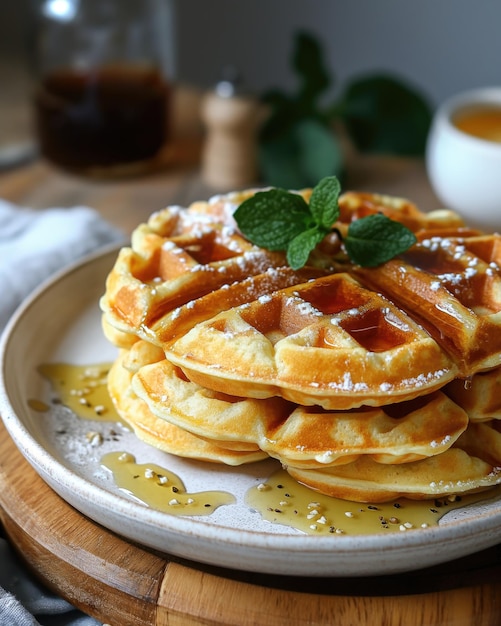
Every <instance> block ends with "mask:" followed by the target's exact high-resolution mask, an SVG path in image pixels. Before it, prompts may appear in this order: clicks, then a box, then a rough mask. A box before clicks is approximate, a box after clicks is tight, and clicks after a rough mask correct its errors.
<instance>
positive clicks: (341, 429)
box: [101, 190, 501, 502]
mask: <svg viewBox="0 0 501 626" xmlns="http://www.w3.org/2000/svg"><path fill="white" fill-rule="evenodd" d="M253 193H254V192H253V191H252V190H250V191H246V192H240V193H234V194H229V195H226V196H219V197H215V198H213V199H211V200H210V201H209V202H197V203H194V204H193V205H191V206H190V207H188V208H186V209H184V208H180V207H169V208H166V209H165V210H163V211H160V212H158V213H155V214H154V215H152V216H151V218H150V219H149V221H148V223H146V224H142V225H140V226H138V228H137V229H136V230H135V231H134V233H133V236H132V241H131V246H130V247H125V248H123V249H122V250H120V252H119V254H118V256H117V259H116V262H115V264H114V267H113V268H112V270H111V272H110V274H109V276H108V278H107V282H106V291H105V294H104V295H103V297H102V299H101V309H102V312H103V318H102V319H103V329H104V333H105V335H106V337H107V338H108V340H109V341H110V342H112V343H113V344H114V345H115V346H117V347H118V348H119V351H118V357H117V359H116V361H115V363H114V364H113V366H112V368H111V371H110V373H109V391H110V395H111V397H112V399H113V402H114V403H115V405H116V408H117V410H118V412H119V414H120V415H121V417H122V418H123V419H124V420H125V421H126V422H128V423H129V424H130V425H131V427H132V428H133V429H134V431H135V433H136V434H137V436H138V437H139V438H141V439H143V440H144V441H146V442H147V443H149V444H151V445H152V446H155V447H157V448H160V449H162V450H164V451H166V452H169V453H171V454H176V455H180V456H184V457H188V458H195V459H202V460H206V461H211V462H219V463H226V464H230V465H239V464H243V463H250V462H255V461H258V460H261V459H264V458H268V457H272V458H275V459H277V460H278V461H280V463H281V464H282V466H283V467H284V468H285V469H286V470H287V471H288V472H289V474H290V475H291V476H293V477H294V478H295V479H297V480H298V481H299V482H301V483H303V484H305V485H307V486H309V487H311V488H313V489H315V490H318V491H320V492H322V493H325V494H328V495H332V496H336V497H340V498H345V499H349V500H355V501H364V502H383V501H387V500H391V499H393V498H396V497H399V496H406V497H409V498H415V499H424V498H433V497H438V496H443V495H446V494H462V493H468V492H473V491H478V490H482V489H487V488H489V487H492V486H494V485H496V484H498V483H500V482H501V399H500V398H501V395H500V387H501V369H500V368H501V332H500V331H501V269H500V268H501V236H499V235H497V234H484V233H480V232H477V231H473V230H470V229H469V228H468V227H467V226H465V225H464V224H463V222H462V221H461V219H460V218H459V217H458V216H457V215H456V214H454V213H452V212H450V211H447V210H439V211H434V212H431V213H422V212H421V211H419V210H418V208H417V207H416V206H414V205H413V204H412V203H410V202H408V201H406V200H403V199H398V198H392V197H387V196H381V195H375V194H365V193H354V192H350V193H345V194H343V195H341V197H340V199H339V205H340V219H339V222H338V223H336V229H337V230H338V231H339V232H341V233H343V232H345V231H346V229H347V227H348V225H349V224H350V222H351V221H353V220H354V219H357V218H359V217H363V216H366V215H369V214H371V213H378V212H379V213H384V214H385V215H387V216H388V217H390V218H392V219H394V220H396V221H399V222H401V223H403V224H405V225H406V226H407V227H408V228H410V229H411V230H412V231H413V232H414V233H415V234H416V238H417V243H416V244H415V245H414V246H413V247H412V248H410V249H409V250H408V251H407V252H406V253H404V254H402V255H400V256H398V257H397V258H395V259H393V260H391V261H388V262H387V263H384V264H382V265H380V266H378V267H375V268H363V267H360V266H357V265H354V264H353V263H351V262H350V261H349V260H348V258H347V257H346V255H345V254H344V253H343V250H342V246H341V245H340V243H339V239H338V237H336V235H335V234H334V231H333V234H332V236H330V235H329V236H328V237H326V239H325V240H324V241H323V242H322V244H321V245H319V246H318V247H317V249H316V250H315V252H314V253H313V254H312V255H311V256H310V260H309V263H308V265H307V266H305V267H304V268H303V269H301V270H297V271H294V270H292V269H291V268H290V267H289V266H288V265H287V262H286V259H285V255H284V254H282V253H281V252H270V251H268V250H264V249H262V248H259V247H257V246H255V245H253V244H251V243H250V242H249V241H248V240H246V239H245V238H244V237H243V236H242V235H241V234H240V233H239V231H238V228H237V226H236V223H235V222H234V220H233V213H234V211H235V209H236V207H237V206H238V205H239V204H240V203H241V202H242V201H243V200H244V199H246V198H247V197H249V196H250V195H252V194H253ZM301 193H302V195H303V196H304V197H305V199H306V200H308V199H309V196H310V192H309V191H308V190H306V191H304V192H301Z"/></svg>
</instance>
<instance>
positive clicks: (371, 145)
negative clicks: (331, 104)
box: [336, 75, 432, 156]
mask: <svg viewBox="0 0 501 626" xmlns="http://www.w3.org/2000/svg"><path fill="white" fill-rule="evenodd" d="M336 112H337V113H338V114H339V115H340V116H341V117H342V119H343V121H344V123H345V125H346V128H347V130H348V134H349V135H350V137H351V138H352V139H353V141H354V143H355V145H356V147H357V148H358V149H359V150H361V151H364V152H379V153H391V154H401V155H412V156H422V155H423V154H424V150H425V146H426V139H427V136H428V131H429V128H430V124H431V119H432V111H431V108H430V105H429V104H428V102H427V100H426V98H425V97H424V96H423V95H421V94H420V93H418V91H417V90H415V89H414V88H413V87H411V86H409V85H408V84H407V83H406V82H405V81H404V80H402V79H399V78H396V77H393V76H390V75H374V76H368V77H365V78H359V79H356V80H353V81H352V82H351V83H349V84H348V86H347V88H346V90H345V92H344V95H343V96H342V98H341V102H340V103H338V105H337V106H336Z"/></svg>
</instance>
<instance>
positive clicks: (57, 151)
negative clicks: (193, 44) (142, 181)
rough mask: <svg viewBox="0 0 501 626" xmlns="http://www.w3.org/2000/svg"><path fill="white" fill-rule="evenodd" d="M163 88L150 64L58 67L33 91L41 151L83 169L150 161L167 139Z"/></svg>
mask: <svg viewBox="0 0 501 626" xmlns="http://www.w3.org/2000/svg"><path fill="white" fill-rule="evenodd" d="M168 100H169V88H168V85H167V83H166V82H165V80H164V78H163V77H162V76H161V74H160V72H159V71H158V70H157V69H154V68H148V67H135V66H122V65H117V66H109V67H103V68H99V69H96V70H92V71H78V70H75V69H60V70H57V71H54V72H52V73H50V74H48V75H47V76H46V77H45V78H44V79H43V80H42V82H41V84H40V85H39V87H38V89H37V92H36V94H35V123H36V128H37V133H38V137H39V143H40V149H41V152H42V154H43V155H44V156H45V157H46V158H47V159H49V160H50V161H52V162H54V163H56V164H58V165H60V166H62V167H66V168H69V169H77V170H85V169H92V168H107V167H114V166H119V165H123V164H132V163H140V162H144V161H146V160H150V159H152V158H153V157H154V156H155V155H156V154H157V153H158V152H159V150H160V148H161V147H162V146H163V145H164V144H165V142H166V140H167V131H168V128H167V114H168Z"/></svg>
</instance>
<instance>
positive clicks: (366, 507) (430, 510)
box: [246, 469, 499, 535]
mask: <svg viewBox="0 0 501 626" xmlns="http://www.w3.org/2000/svg"><path fill="white" fill-rule="evenodd" d="M498 493H499V490H498ZM486 494H487V495H486ZM492 495H493V491H492V490H489V491H488V492H483V493H477V494H471V495H464V496H449V497H441V498H437V499H434V500H409V499H406V498H399V499H398V500H393V501H391V502H386V503H383V504H365V503H360V502H350V501H348V500H341V499H339V498H332V497H330V496H325V495H322V494H320V493H318V492H315V491H313V490H312V489H309V488H308V487H305V486H304V485H301V484H300V483H298V482H296V481H295V480H294V479H293V478H292V477H291V476H289V474H287V472H286V471H285V470H282V469H281V470H279V471H277V472H276V473H275V474H273V475H272V476H270V477H269V478H268V480H266V481H265V482H262V483H260V484H259V485H256V486H255V487H252V488H251V489H250V490H249V491H248V492H247V494H246V503H247V504H248V505H249V506H250V507H251V508H253V509H255V510H256V511H258V512H259V513H260V514H261V516H262V517H263V518H264V519H266V520H268V521H269V522H271V523H273V524H282V525H285V526H290V527H292V528H296V529H298V530H301V531H303V532H305V533H308V534H313V535H328V534H335V535H344V534H346V535H372V534H375V533H381V532H384V533H388V532H406V531H410V530H416V529H420V528H428V527H430V526H436V525H437V524H438V521H439V520H440V518H441V517H443V516H444V515H445V514H446V513H447V512H449V511H451V510H453V509H458V508H461V507H463V506H465V505H467V504H472V503H474V502H479V501H481V500H484V499H486V498H488V497H492Z"/></svg>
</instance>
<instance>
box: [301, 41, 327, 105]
mask: <svg viewBox="0 0 501 626" xmlns="http://www.w3.org/2000/svg"><path fill="white" fill-rule="evenodd" d="M292 66H293V68H294V70H295V71H296V74H297V75H298V77H299V78H300V79H301V85H300V90H299V94H298V95H299V99H300V100H302V103H303V107H305V108H307V109H308V108H309V109H310V110H309V111H304V112H305V113H311V112H312V111H313V110H314V108H315V103H316V100H317V98H318V97H319V96H320V94H321V93H323V92H324V91H325V90H326V89H327V88H328V87H329V85H330V83H331V78H330V74H329V72H328V70H327V68H326V67H325V65H324V53H323V49H322V46H321V45H320V42H319V40H318V39H317V38H316V37H313V36H312V35H310V34H309V33H307V32H304V31H300V32H298V33H296V37H295V44H294V52H293V56H292Z"/></svg>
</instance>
